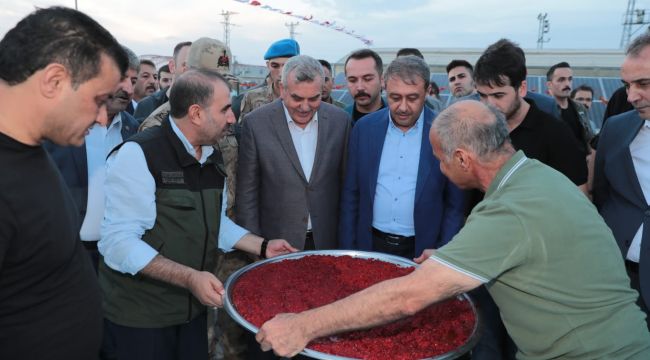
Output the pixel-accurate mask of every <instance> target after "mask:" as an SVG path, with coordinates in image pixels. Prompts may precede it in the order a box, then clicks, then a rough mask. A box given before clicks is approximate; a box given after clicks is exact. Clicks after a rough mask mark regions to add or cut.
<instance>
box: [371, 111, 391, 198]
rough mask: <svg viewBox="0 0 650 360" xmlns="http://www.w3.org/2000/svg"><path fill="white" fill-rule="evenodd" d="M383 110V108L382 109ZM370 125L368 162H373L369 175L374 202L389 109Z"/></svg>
mask: <svg viewBox="0 0 650 360" xmlns="http://www.w3.org/2000/svg"><path fill="white" fill-rule="evenodd" d="M380 111H381V110H380ZM377 120H378V121H375V122H373V123H372V124H371V126H370V129H369V130H370V139H369V141H368V151H367V152H366V154H368V157H369V159H368V163H369V164H371V167H370V169H369V170H370V174H369V177H368V186H369V189H370V194H371V195H372V196H371V197H370V198H371V199H372V201H373V202H374V199H375V196H374V195H375V190H376V188H377V176H379V162H380V161H381V152H382V151H383V150H384V141H385V140H386V132H387V131H388V121H389V120H388V111H385V114H384V116H382V117H381V118H379V119H377Z"/></svg>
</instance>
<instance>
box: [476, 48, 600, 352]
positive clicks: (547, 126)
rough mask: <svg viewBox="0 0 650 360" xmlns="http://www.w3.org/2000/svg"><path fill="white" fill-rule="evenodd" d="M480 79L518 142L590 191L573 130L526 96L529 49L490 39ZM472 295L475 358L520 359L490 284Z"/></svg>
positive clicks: (482, 91) (483, 93)
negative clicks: (479, 330) (479, 319)
mask: <svg viewBox="0 0 650 360" xmlns="http://www.w3.org/2000/svg"><path fill="white" fill-rule="evenodd" d="M474 81H475V82H476V88H477V92H478V94H479V96H480V99H481V102H483V103H486V104H489V105H491V106H494V107H496V108H497V109H498V110H499V111H501V112H502V113H503V114H504V115H505V117H506V121H507V123H508V129H509V130H510V134H509V135H510V139H511V142H512V145H513V147H514V148H515V149H516V150H522V151H523V152H524V154H526V156H527V157H529V158H532V159H536V160H539V161H541V162H542V163H544V164H546V165H548V166H550V167H552V168H554V169H555V170H557V171H559V172H561V173H562V174H564V175H565V176H566V177H568V178H569V179H570V180H571V181H573V183H574V184H576V185H578V186H579V187H580V189H581V190H582V191H583V192H585V193H586V191H587V186H586V182H587V162H586V159H585V156H584V153H583V150H582V148H581V146H580V144H579V143H578V142H577V141H576V139H575V138H574V136H573V134H572V133H571V130H570V129H569V127H568V126H567V125H566V124H564V123H563V122H562V121H560V120H557V119H555V118H554V117H553V116H551V115H549V114H547V113H545V112H543V111H541V110H539V109H538V108H537V106H536V105H535V103H534V102H533V101H532V100H528V99H525V98H524V97H525V96H526V93H527V83H526V57H525V55H524V52H523V50H522V49H521V48H520V47H519V46H517V45H516V44H514V43H512V42H511V41H509V40H506V39H502V40H499V41H497V42H496V43H494V44H492V45H490V46H489V47H488V48H487V49H486V50H485V52H483V54H482V55H481V57H480V58H479V59H478V61H477V62H476V66H475V67H474ZM482 198H483V194H482V193H477V192H472V193H469V194H467V199H468V201H467V211H466V213H469V212H470V211H471V209H472V208H473V206H474V205H476V204H477V203H478V202H479V201H480V200H482ZM472 296H474V297H475V298H476V299H477V301H478V302H479V306H480V307H481V308H482V309H483V315H484V317H483V324H484V327H483V330H484V331H483V336H482V338H481V340H480V341H479V343H478V345H477V346H476V348H475V349H474V350H473V351H472V358H473V359H478V360H483V359H514V358H515V353H516V350H517V349H516V347H515V345H514V343H513V342H512V340H511V339H510V337H509V336H508V334H507V333H506V330H505V327H504V326H503V323H502V321H501V318H500V316H499V310H498V308H497V306H496V304H495V303H494V301H493V300H492V298H491V297H490V296H489V294H488V293H487V291H486V290H485V288H484V287H480V288H477V289H475V290H473V291H472Z"/></svg>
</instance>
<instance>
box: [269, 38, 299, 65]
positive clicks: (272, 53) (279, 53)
mask: <svg viewBox="0 0 650 360" xmlns="http://www.w3.org/2000/svg"><path fill="white" fill-rule="evenodd" d="M296 55H300V45H298V43H297V42H296V40H293V39H282V40H278V41H276V42H274V43H273V44H271V46H269V49H268V50H266V54H264V60H269V59H275V58H279V57H292V56H296Z"/></svg>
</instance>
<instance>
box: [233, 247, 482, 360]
mask: <svg viewBox="0 0 650 360" xmlns="http://www.w3.org/2000/svg"><path fill="white" fill-rule="evenodd" d="M310 255H319V256H324V255H328V256H351V257H354V258H361V259H375V260H382V261H385V262H388V263H391V264H395V265H397V266H401V267H418V266H419V265H418V264H417V263H415V262H413V261H411V260H409V259H406V258H403V257H401V256H396V255H391V254H384V253H379V252H371V251H360V250H310V251H299V252H295V253H291V254H286V255H281V256H277V257H274V258H270V259H264V260H260V261H256V262H254V263H252V264H249V265H246V266H244V267H242V268H241V269H239V270H237V271H235V272H234V273H232V274H231V275H230V276H229V277H228V279H227V280H226V282H225V284H224V289H225V290H226V294H225V296H224V302H223V305H224V309H225V310H226V313H227V314H228V315H229V316H230V317H231V318H232V319H233V320H235V322H237V323H238V324H239V325H241V326H242V327H244V328H245V329H246V330H248V331H250V332H252V333H253V334H257V332H258V331H259V328H257V326H255V325H253V324H251V323H250V322H249V321H248V320H246V319H244V317H243V316H241V315H240V314H239V312H238V311H237V309H236V308H235V306H234V304H233V303H232V300H231V298H230V294H231V289H232V287H233V286H234V284H235V283H236V282H237V280H238V279H239V278H240V277H241V276H242V275H243V274H244V273H246V272H247V271H250V270H252V269H255V268H257V267H260V266H264V265H266V264H271V263H276V262H280V261H283V260H293V259H300V258H302V257H305V256H310ZM457 297H458V298H460V299H463V300H465V301H468V302H469V304H470V306H471V307H472V310H473V311H474V317H475V319H476V321H475V323H474V329H473V330H472V334H471V335H470V336H469V338H468V339H467V341H466V342H465V344H463V345H461V346H460V347H458V348H456V349H454V350H452V351H449V352H447V353H444V354H441V355H438V356H435V357H430V358H425V359H422V360H448V359H455V358H456V357H458V356H459V355H462V354H464V353H466V352H468V351H469V350H470V349H472V348H473V347H474V346H475V345H476V343H477V342H478V339H479V338H480V335H481V334H480V333H481V328H482V327H481V315H480V312H479V311H478V308H477V306H476V304H475V303H474V301H473V300H472V299H471V298H470V297H469V295H467V294H466V293H463V294H460V295H458V296H457ZM300 354H302V355H305V356H308V357H311V358H314V359H321V360H358V359H355V358H349V357H343V356H337V355H332V354H327V353H323V352H320V351H316V350H312V349H309V348H305V349H303V351H301V352H300Z"/></svg>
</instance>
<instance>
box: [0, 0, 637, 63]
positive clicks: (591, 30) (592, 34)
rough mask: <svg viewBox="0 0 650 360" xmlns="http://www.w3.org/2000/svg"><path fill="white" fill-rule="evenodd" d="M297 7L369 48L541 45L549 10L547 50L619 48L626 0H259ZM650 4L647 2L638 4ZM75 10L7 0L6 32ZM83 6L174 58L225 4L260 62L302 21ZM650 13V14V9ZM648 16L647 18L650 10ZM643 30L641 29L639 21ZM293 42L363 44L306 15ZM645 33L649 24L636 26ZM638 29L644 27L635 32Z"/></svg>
mask: <svg viewBox="0 0 650 360" xmlns="http://www.w3.org/2000/svg"><path fill="white" fill-rule="evenodd" d="M259 2H260V3H261V4H262V5H268V6H271V7H274V8H277V9H282V10H284V11H291V12H293V14H299V15H305V16H313V19H315V20H319V21H334V22H336V25H337V26H345V29H346V30H354V32H355V34H359V35H363V36H364V37H365V38H368V39H371V40H373V42H374V43H373V45H372V46H371V48H372V47H381V48H386V47H395V48H399V47H419V48H431V47H434V48H435V47H445V48H479V49H483V48H485V47H487V46H488V45H489V44H491V43H493V42H495V41H496V40H498V39H500V38H502V37H506V38H509V39H511V40H513V41H515V42H518V43H519V44H520V45H521V46H522V47H523V48H525V49H527V48H528V49H533V48H536V46H537V43H536V41H537V31H538V21H537V14H539V13H540V12H541V13H548V20H549V22H550V32H549V33H548V34H547V37H549V38H550V42H549V43H546V44H545V45H544V48H546V49H551V48H560V49H617V48H618V47H619V43H620V39H621V33H622V29H623V28H622V25H621V24H622V22H623V13H624V12H625V10H626V8H627V1H626V0H544V1H521V0H444V1H443V0H422V1H418V0H378V1H370V0H294V1H288V0H259ZM636 3H637V6H636V7H637V9H644V8H649V9H650V0H647V1H637V2H636ZM51 5H63V6H69V7H74V6H75V1H74V0H62V1H47V0H38V1H35V0H0V35H1V36H4V34H5V33H6V32H7V31H8V30H9V29H10V28H11V27H13V26H14V25H15V24H16V23H17V22H18V21H19V20H20V19H21V18H23V17H24V16H25V15H27V14H28V13H29V12H31V11H32V10H33V9H34V7H35V6H38V7H47V6H51ZM78 7H79V10H81V11H84V12H85V13H87V14H89V15H90V16H92V17H93V18H95V19H96V20H97V21H98V22H99V23H101V24H102V25H103V26H105V27H106V28H107V29H108V30H109V31H110V32H111V33H113V35H114V36H115V37H116V38H117V39H118V40H119V41H120V42H121V43H123V44H124V45H126V46H128V47H130V48H131V49H132V50H133V51H135V52H136V53H137V54H138V55H145V54H155V55H171V53H172V49H173V47H174V45H175V44H176V43H178V42H180V41H185V40H190V41H191V40H196V39H197V38H199V37H202V36H208V37H213V38H216V39H220V40H223V35H224V31H223V25H222V24H221V22H222V21H223V17H222V16H221V15H220V14H221V11H222V10H226V11H233V12H237V13H238V14H237V15H234V16H232V22H233V23H234V24H236V26H233V27H232V28H231V38H230V41H231V51H232V53H233V55H234V56H235V58H236V60H237V61H238V62H241V63H247V64H263V63H264V61H263V55H264V52H265V51H266V49H267V47H268V45H269V44H270V43H271V42H273V41H275V40H278V39H281V38H286V37H288V35H289V30H288V28H287V27H286V26H285V24H287V23H290V22H296V21H298V20H297V19H296V18H293V17H290V16H287V15H282V14H279V13H276V12H273V11H269V10H264V9H262V8H261V7H259V6H251V5H248V4H245V3H241V2H239V1H236V0H218V1H214V0H182V1H179V0H175V1H170V0H156V1H152V0H110V1H98V0H78ZM648 13H649V15H650V11H648ZM648 18H650V16H648ZM635 29H636V27H635ZM296 31H297V32H298V35H297V36H296V40H298V42H299V43H300V46H301V50H302V53H303V54H307V55H311V56H313V57H316V58H323V59H326V60H329V61H332V62H334V61H338V60H339V59H341V58H342V57H343V56H345V55H346V54H347V53H348V52H350V51H352V50H356V49H358V48H362V47H365V45H364V44H363V43H362V42H361V41H360V40H358V39H355V38H353V37H351V36H349V35H345V34H343V33H341V32H338V31H335V30H333V29H329V28H325V27H322V26H319V25H314V24H311V23H308V22H304V21H300V25H298V26H297V28H296ZM639 31H642V30H639ZM637 34H638V32H637Z"/></svg>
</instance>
